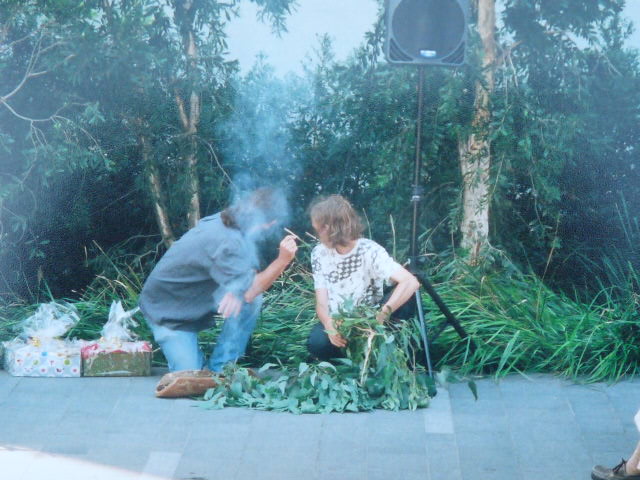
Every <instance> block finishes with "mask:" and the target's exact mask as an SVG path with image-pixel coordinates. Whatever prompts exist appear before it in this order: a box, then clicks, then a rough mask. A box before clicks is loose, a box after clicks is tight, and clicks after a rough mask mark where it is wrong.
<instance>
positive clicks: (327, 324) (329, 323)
mask: <svg viewBox="0 0 640 480" xmlns="http://www.w3.org/2000/svg"><path fill="white" fill-rule="evenodd" d="M316 314H317V315H318V319H319V320H320V323H322V326H323V327H324V329H325V330H326V331H327V335H328V336H329V341H330V342H331V344H332V345H335V346H336V347H338V348H343V347H346V346H347V341H346V340H345V339H344V337H343V336H342V335H340V334H339V333H338V331H337V330H336V326H335V324H334V323H333V318H331V315H329V293H328V292H327V289H326V288H320V289H318V290H316Z"/></svg>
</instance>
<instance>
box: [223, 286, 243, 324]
mask: <svg viewBox="0 0 640 480" xmlns="http://www.w3.org/2000/svg"><path fill="white" fill-rule="evenodd" d="M241 308H242V300H240V299H239V298H238V297H236V296H235V295H234V294H233V293H231V292H227V293H226V294H225V295H224V297H222V300H220V304H219V305H218V313H219V314H220V315H222V318H229V317H235V316H236V315H238V314H239V313H240V309H241Z"/></svg>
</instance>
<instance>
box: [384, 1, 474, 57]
mask: <svg viewBox="0 0 640 480" xmlns="http://www.w3.org/2000/svg"><path fill="white" fill-rule="evenodd" d="M468 1H469V0H387V16H386V20H387V42H386V45H385V53H386V55H387V60H388V61H389V62H390V63H401V64H412V65H442V66H458V65H462V64H463V63H464V57H465V47H466V44H467V18H468V16H469V3H468Z"/></svg>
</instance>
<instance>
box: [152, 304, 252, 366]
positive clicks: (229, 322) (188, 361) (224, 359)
mask: <svg viewBox="0 0 640 480" xmlns="http://www.w3.org/2000/svg"><path fill="white" fill-rule="evenodd" d="M260 307H262V295H260V296H258V297H256V298H255V300H254V301H253V302H251V303H246V302H244V303H243V304H242V309H241V310H240V313H239V314H238V315H236V316H235V317H230V318H227V319H226V320H225V321H224V324H223V325H222V331H221V332H220V335H219V336H218V339H217V341H216V346H215V347H214V349H213V352H212V353H211V357H210V358H209V362H208V367H209V369H210V370H211V371H213V372H221V371H222V367H224V366H225V365H226V364H227V363H230V362H235V361H236V360H238V359H239V358H240V357H241V356H242V355H244V351H245V349H246V348H247V343H249V338H250V337H251V334H252V333H253V329H254V328H255V326H256V321H257V320H258V316H259V315H260ZM148 323H149V327H150V328H151V331H152V332H153V336H154V338H155V339H156V342H158V343H159V344H160V348H162V353H164V356H165V358H166V359H167V362H168V363H169V370H170V371H172V372H175V371H178V370H200V369H202V368H203V367H204V365H205V359H204V354H203V353H202V350H200V348H199V347H198V333H197V332H187V331H185V330H173V329H171V328H167V327H163V326H161V325H154V324H153V323H152V322H148Z"/></svg>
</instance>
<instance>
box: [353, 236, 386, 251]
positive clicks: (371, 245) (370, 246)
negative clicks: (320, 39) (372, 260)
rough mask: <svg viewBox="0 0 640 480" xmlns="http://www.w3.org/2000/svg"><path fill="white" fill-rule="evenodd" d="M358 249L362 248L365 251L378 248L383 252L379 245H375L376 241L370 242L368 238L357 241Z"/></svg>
mask: <svg viewBox="0 0 640 480" xmlns="http://www.w3.org/2000/svg"><path fill="white" fill-rule="evenodd" d="M358 247H360V248H363V249H365V250H377V249H380V248H382V249H383V250H384V247H383V246H382V245H380V244H379V243H377V242H376V241H374V240H371V239H370V238H364V237H362V238H360V239H358Z"/></svg>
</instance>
